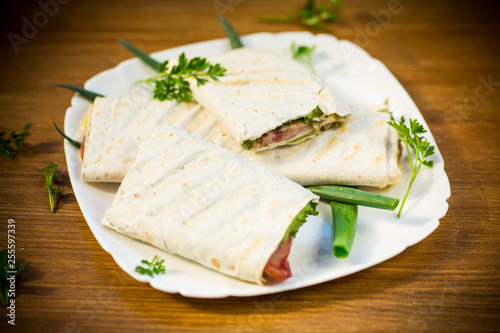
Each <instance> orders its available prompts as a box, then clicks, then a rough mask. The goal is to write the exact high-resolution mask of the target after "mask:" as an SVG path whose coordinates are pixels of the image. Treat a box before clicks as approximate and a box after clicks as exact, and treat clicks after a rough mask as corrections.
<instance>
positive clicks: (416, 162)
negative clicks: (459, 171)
mask: <svg viewBox="0 0 500 333" xmlns="http://www.w3.org/2000/svg"><path fill="white" fill-rule="evenodd" d="M409 123H410V127H408V126H406V124H405V118H404V117H403V116H401V119H400V120H399V122H396V120H395V119H394V117H393V116H392V113H391V121H389V122H388V124H389V125H391V126H392V127H394V128H395V129H396V131H398V134H399V139H400V140H401V142H403V143H404V144H405V146H406V151H407V152H408V160H409V161H410V167H411V180H410V184H409V185H408V190H407V191H406V194H405V196H404V198H403V202H402V203H401V207H400V208H399V212H398V217H401V212H402V211H403V207H404V205H405V202H406V199H407V198H408V194H409V193H410V190H411V187H412V186H413V183H414V182H415V179H416V178H417V174H418V172H419V171H420V167H421V166H422V165H425V166H428V167H432V165H433V161H429V160H426V158H427V157H429V156H431V155H432V154H434V149H435V147H434V146H432V145H431V144H430V142H429V141H428V140H427V139H426V138H425V137H424V136H421V134H423V133H426V132H427V130H426V129H425V128H424V126H423V125H421V124H420V123H419V122H418V121H417V120H416V119H411V118H409ZM410 150H411V151H410ZM412 154H413V158H412Z"/></svg>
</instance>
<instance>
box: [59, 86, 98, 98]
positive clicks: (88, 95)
mask: <svg viewBox="0 0 500 333" xmlns="http://www.w3.org/2000/svg"><path fill="white" fill-rule="evenodd" d="M56 87H61V88H67V89H69V90H73V91H76V92H77V93H79V94H80V95H82V96H83V97H85V98H86V99H88V100H89V101H91V102H93V101H94V100H95V99H96V97H104V95H101V94H98V93H95V92H93V91H89V90H85V89H83V88H80V87H77V86H73V85H71V84H56Z"/></svg>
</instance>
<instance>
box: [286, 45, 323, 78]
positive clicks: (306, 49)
mask: <svg viewBox="0 0 500 333" xmlns="http://www.w3.org/2000/svg"><path fill="white" fill-rule="evenodd" d="M291 49H292V57H293V59H295V60H297V61H299V62H301V63H303V64H306V65H307V66H309V68H311V70H312V72H313V73H314V74H317V73H316V70H315V69H314V66H313V63H312V58H311V54H312V53H313V52H314V49H316V45H313V46H305V45H298V46H297V45H295V42H293V43H292V46H291Z"/></svg>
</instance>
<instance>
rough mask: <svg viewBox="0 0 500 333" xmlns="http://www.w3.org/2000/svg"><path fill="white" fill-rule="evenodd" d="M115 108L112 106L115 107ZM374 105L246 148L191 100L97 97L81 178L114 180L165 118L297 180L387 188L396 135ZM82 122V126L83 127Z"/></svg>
mask: <svg viewBox="0 0 500 333" xmlns="http://www.w3.org/2000/svg"><path fill="white" fill-rule="evenodd" d="M115 108H116V109H117V110H118V111H117V110H115ZM383 109H387V106H385V105H382V106H379V107H367V106H365V107H363V106H356V107H351V110H352V115H351V116H350V117H349V119H348V120H347V121H346V123H345V124H344V125H343V126H342V127H341V128H338V129H336V130H330V131H326V132H324V133H321V134H319V135H317V136H316V137H315V138H312V139H310V140H306V141H304V142H301V143H300V144H298V145H294V146H283V147H277V148H274V149H271V150H266V151H260V152H253V151H247V150H245V149H243V148H242V147H241V145H239V144H238V143H237V142H236V141H235V140H234V139H233V138H232V137H231V135H229V134H228V132H227V131H226V130H225V129H224V128H223V126H221V125H220V124H219V123H218V122H217V121H216V119H215V118H214V117H213V116H212V115H211V114H210V113H208V112H206V110H204V109H203V108H202V107H201V106H200V105H198V104H195V103H176V102H173V101H165V102H160V101H157V100H153V99H152V98H149V97H144V96H143V97H134V99H133V100H131V97H128V96H124V97H105V98H98V99H96V102H95V103H94V106H93V107H92V108H91V110H90V114H89V116H88V118H89V121H88V123H87V124H88V127H87V128H86V129H84V130H79V132H82V131H83V132H86V139H85V154H84V156H83V166H82V177H83V180H84V181H101V182H103V181H104V182H120V181H122V179H123V177H125V174H126V173H127V171H128V170H129V168H130V166H131V165H132V163H133V161H134V159H135V154H136V152H137V147H138V146H139V144H140V142H142V141H143V140H145V139H146V138H147V137H148V136H149V134H150V133H151V132H152V131H153V129H154V128H155V127H157V126H158V125H159V124H164V123H167V124H170V125H173V126H175V127H178V128H180V129H183V130H185V131H186V132H188V133H191V134H192V135H194V136H197V137H199V138H202V139H205V140H207V141H209V142H212V143H214V144H216V145H219V146H221V147H224V148H226V149H229V150H231V151H233V152H236V153H238V154H240V155H243V156H245V157H247V158H248V159H250V160H253V161H255V162H258V163H261V164H263V165H265V166H267V167H269V168H271V169H273V170H274V171H276V172H278V173H280V174H282V175H284V176H286V177H288V178H289V179H291V180H293V181H295V182H297V183H299V184H302V185H331V184H339V185H352V186H375V187H380V188H383V187H386V186H387V185H392V184H396V183H397V182H398V181H399V179H400V177H401V172H400V170H399V167H398V152H399V151H398V140H399V138H398V135H397V132H396V131H395V130H394V129H393V128H392V127H390V126H389V125H388V124H387V121H388V120H389V119H390V117H389V114H388V113H387V112H380V110H383ZM160 118H161V119H160ZM87 124H86V125H87Z"/></svg>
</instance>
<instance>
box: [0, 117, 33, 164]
mask: <svg viewBox="0 0 500 333" xmlns="http://www.w3.org/2000/svg"><path fill="white" fill-rule="evenodd" d="M31 125H32V124H31V123H27V124H26V125H24V126H23V128H21V130H20V131H19V133H16V131H12V132H10V134H9V137H4V136H5V131H2V132H0V153H1V154H2V155H3V156H5V157H10V158H12V157H14V153H15V151H17V150H19V149H21V148H22V146H23V144H24V139H26V137H27V136H29V135H31V133H29V132H28V130H29V129H30V127H31Z"/></svg>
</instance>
